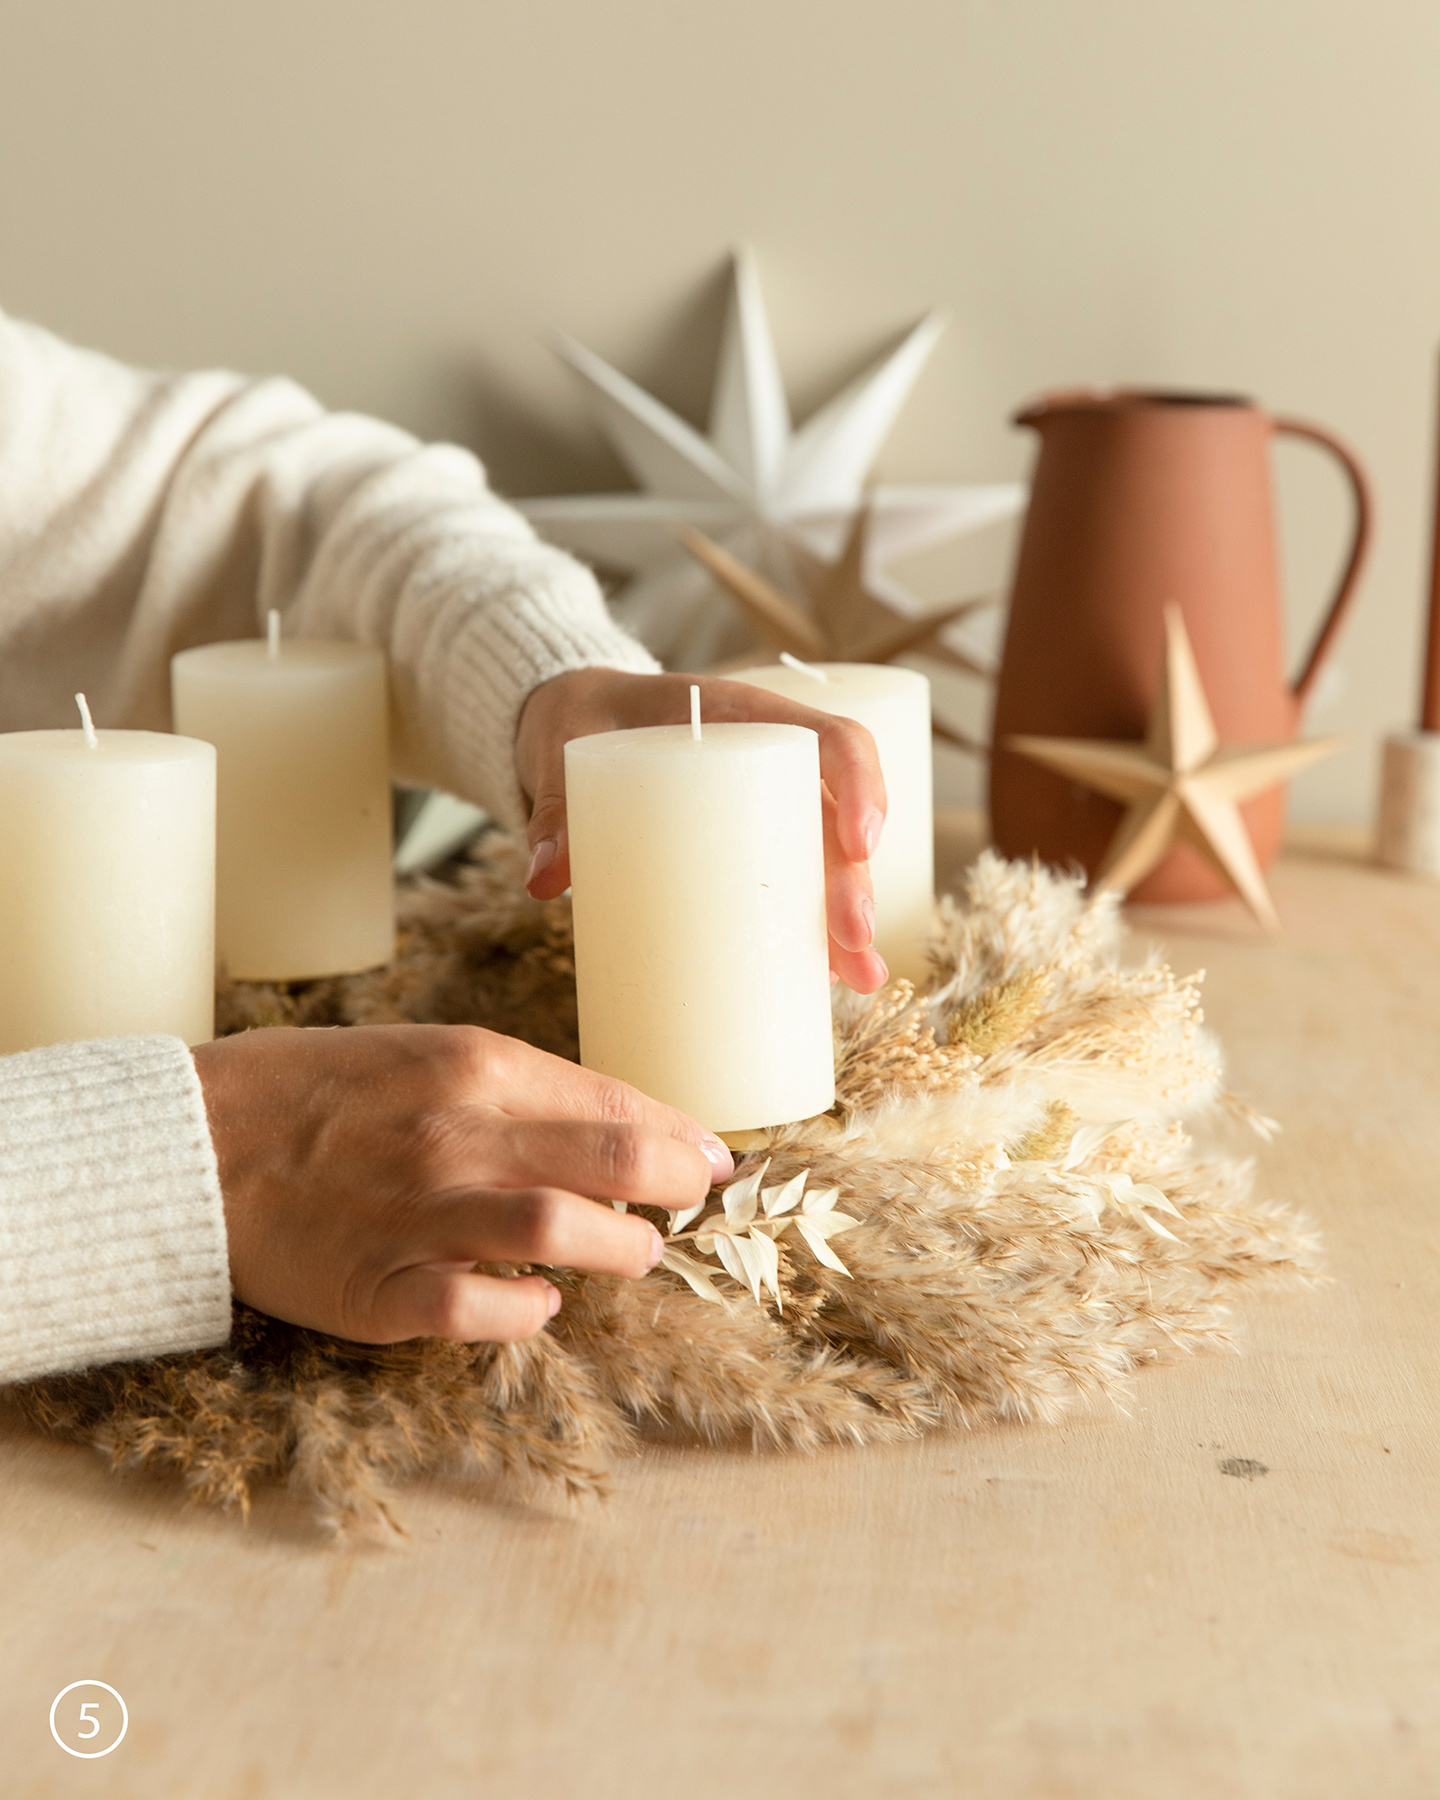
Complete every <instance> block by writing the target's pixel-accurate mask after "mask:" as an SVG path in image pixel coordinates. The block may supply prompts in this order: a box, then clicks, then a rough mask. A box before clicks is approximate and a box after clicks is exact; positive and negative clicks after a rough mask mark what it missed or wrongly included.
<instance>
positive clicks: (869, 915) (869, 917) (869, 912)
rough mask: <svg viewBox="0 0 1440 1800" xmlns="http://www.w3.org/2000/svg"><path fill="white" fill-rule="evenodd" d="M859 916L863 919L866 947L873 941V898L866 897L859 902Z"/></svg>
mask: <svg viewBox="0 0 1440 1800" xmlns="http://www.w3.org/2000/svg"><path fill="white" fill-rule="evenodd" d="M860 917H861V918H862V919H863V920H864V921H865V933H866V935H865V945H866V947H867V948H868V947H869V946H870V945H871V944H873V943H874V942H875V902H874V901H873V900H869V899H866V900H862V901H861V902H860Z"/></svg>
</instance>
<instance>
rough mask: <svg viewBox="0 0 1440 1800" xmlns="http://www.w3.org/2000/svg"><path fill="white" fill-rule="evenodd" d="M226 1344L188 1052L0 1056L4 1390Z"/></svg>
mask: <svg viewBox="0 0 1440 1800" xmlns="http://www.w3.org/2000/svg"><path fill="white" fill-rule="evenodd" d="M229 1332H230V1276H229V1265H228V1258H227V1255H226V1244H225V1214H224V1208H223V1206H222V1203H221V1198H220V1180H219V1175H218V1173H217V1170H216V1166H215V1152H214V1149H213V1147H212V1145H211V1142H210V1130H209V1126H208V1124H207V1122H206V1118H205V1102H204V1098H203V1096H202V1094H201V1091H200V1082H199V1078H198V1077H197V1076H196V1073H195V1065H194V1063H193V1062H192V1061H191V1058H190V1053H189V1051H188V1050H187V1049H186V1048H185V1045H184V1044H183V1043H181V1041H180V1040H179V1038H169V1037H147V1038H105V1039H100V1040H98V1041H95V1042H92V1043H83V1044H55V1045H52V1046H51V1047H49V1048H48V1049H44V1050H29V1051H26V1052H24V1053H23V1054H21V1055H19V1056H7V1057H0V1380H4V1381H21V1380H24V1379H26V1378H27V1377H29V1376H34V1375H45V1374H57V1373H60V1372H62V1371H65V1370H71V1369H81V1368H85V1367H87V1366H88V1365H90V1364H93V1363H102V1362H114V1361H119V1360H123V1359H128V1358H134V1357H142V1356H161V1355H165V1354H167V1353H169V1352H172V1351H179V1350H198V1349H202V1348H205V1347H207V1346H209V1345H213V1344H220V1343H223V1342H224V1341H225V1339H226V1337H227V1336H228V1335H229Z"/></svg>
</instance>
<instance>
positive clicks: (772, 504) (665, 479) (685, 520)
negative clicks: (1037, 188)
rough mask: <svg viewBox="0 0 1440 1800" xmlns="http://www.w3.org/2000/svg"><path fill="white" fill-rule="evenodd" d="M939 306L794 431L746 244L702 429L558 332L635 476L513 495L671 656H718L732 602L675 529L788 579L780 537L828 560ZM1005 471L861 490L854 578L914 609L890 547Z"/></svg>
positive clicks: (951, 520) (923, 532)
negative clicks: (968, 479) (953, 481)
mask: <svg viewBox="0 0 1440 1800" xmlns="http://www.w3.org/2000/svg"><path fill="white" fill-rule="evenodd" d="M943 329H944V320H943V319H942V318H941V316H940V315H939V314H938V313H931V314H929V315H928V316H927V317H926V318H924V319H922V320H921V321H920V323H919V324H918V325H916V326H915V328H914V329H913V330H912V331H911V332H910V333H909V334H908V335H907V336H906V337H905V339H904V340H903V342H902V343H901V344H900V345H899V346H898V347H897V348H896V349H895V350H893V351H892V352H891V353H890V354H889V355H888V356H886V357H884V358H882V359H881V360H880V361H879V362H877V363H876V364H874V365H873V366H872V367H871V368H869V369H868V370H866V371H865V373H864V374H862V375H860V376H858V377H857V378H856V380H854V381H853V382H851V383H850V385H849V386H848V387H846V388H845V389H844V390H843V391H842V392H841V393H839V394H837V395H836V396H835V397H834V399H832V400H831V401H829V402H828V403H827V404H826V405H825V406H822V407H821V408H820V410H819V411H818V412H816V413H815V414H813V415H812V417H811V418H810V419H808V420H807V421H806V423H805V424H804V425H803V426H802V427H801V428H800V429H799V430H798V431H796V430H794V429H792V426H791V421H790V408H789V404H788V402H787V400H786V397H785V388H784V384H783V383H782V381H781V379H780V368H779V364H778V362H777V360H776V356H775V347H774V344H773V342H772V340H771V336H770V327H769V322H768V320H767V319H766V316H765V305H764V301H763V299H762V297H761V293H760V283H759V279H758V277H757V275H756V273H755V268H754V264H753V262H752V260H751V258H750V257H749V256H748V255H747V254H745V253H743V252H742V253H740V254H738V255H737V256H736V258H735V264H734V287H733V290H732V293H731V297H730V307H729V312H728V315H727V318H726V323H725V329H724V334H723V337H722V341H721V347H720V362H719V368H718V371H717V375H716V382H715V392H714V398H713V401H712V403H711V412H710V426H709V432H708V435H702V433H700V432H699V431H697V430H696V429H695V427H694V426H692V425H690V424H687V422H686V421H685V420H684V419H682V418H680V417H679V415H678V414H676V413H674V412H672V411H671V410H670V409H669V407H667V406H663V405H662V404H661V403H660V402H659V401H658V400H656V399H654V398H653V397H652V396H651V395H649V394H647V393H646V392H645V391H644V389H643V388H640V387H638V386H637V385H636V384H635V383H634V382H633V381H630V380H628V379H627V378H626V377H625V376H624V375H621V374H620V373H619V372H618V371H617V370H615V369H612V368H611V367H610V366H609V364H608V363H605V362H602V361H601V359H600V358H599V357H598V356H595V355H594V354H593V353H592V352H591V351H589V350H587V349H585V348H584V346H583V345H581V344H577V343H575V342H573V341H572V340H570V339H563V340H562V342H561V347H560V353H561V355H562V356H563V357H564V358H565V360H566V361H567V362H568V363H569V364H570V366H571V367H572V368H573V369H574V370H575V371H576V373H577V374H578V375H580V377H581V378H582V379H583V380H584V382H585V383H586V385H587V386H588V387H589V389H590V392H591V397H592V399H593V400H594V401H595V403H596V405H597V407H598V409H599V415H600V422H601V425H602V427H603V428H604V430H605V433H606V435H607V436H608V437H609V438H610V440H611V442H612V444H613V445H614V447H615V449H616V451H617V452H618V453H619V455H620V457H621V458H622V459H623V461H624V462H625V464H626V466H627V467H628V468H629V469H630V471H631V473H632V474H633V475H634V476H635V479H636V480H637V481H638V482H639V483H640V486H641V488H642V490H643V491H642V492H640V493H633V494H579V495H575V496H571V497H563V498H550V499H535V500H525V501H521V502H520V503H519V504H520V506H521V509H522V510H523V511H524V512H525V514H526V515H527V516H528V517H529V519H530V520H531V521H532V523H533V524H534V525H535V526H536V528H537V529H538V530H539V531H540V532H541V534H542V535H543V536H545V537H547V538H550V539H552V540H553V541H554V542H556V543H559V544H563V545H564V546H565V547H566V548H568V549H571V550H574V551H576V552H577V553H578V554H579V555H581V556H584V557H587V558H589V559H590V560H591V561H594V562H596V563H600V564H602V565H604V566H607V567H610V568H615V569H619V570H623V571H627V572H631V573H633V575H634V579H633V580H632V581H631V583H630V584H629V586H628V587H626V588H625V589H624V590H623V592H622V593H621V594H620V595H618V596H617V598H616V603H615V604H616V610H617V612H618V614H619V616H620V617H621V618H622V619H623V620H624V622H625V623H626V624H627V625H628V626H629V627H630V628H631V629H632V630H633V631H635V632H636V633H637V635H639V636H640V637H641V638H643V639H644V640H645V641H646V642H647V643H648V644H649V645H650V646H651V648H652V649H653V650H655V652H656V653H657V655H660V656H662V657H665V658H666V659H667V660H668V661H670V662H672V663H675V664H677V665H679V666H683V667H691V668H700V667H706V666H708V665H709V664H710V663H711V662H713V661H715V660H717V658H718V657H720V656H722V655H724V654H725V653H726V651H727V648H728V649H729V650H730V651H732V652H733V651H735V650H738V649H739V648H740V647H741V645H740V643H738V642H735V641H732V642H731V643H730V644H729V645H728V646H727V644H726V635H727V632H728V633H729V634H730V637H731V639H732V640H733V638H734V614H733V613H731V612H729V611H728V610H727V609H724V608H721V607H718V606H717V605H716V589H715V587H714V584H713V583H712V581H711V580H710V578H709V576H708V574H707V572H706V571H705V570H704V569H702V568H700V567H698V566H697V565H696V563H695V562H694V561H693V560H692V559H691V558H689V557H687V556H686V555H685V554H684V553H683V551H682V550H681V548H680V546H679V544H678V543H677V542H676V536H675V533H676V529H677V527H679V526H685V525H688V526H692V527H698V528H699V529H700V530H702V531H704V532H705V533H706V534H707V535H708V536H710V537H711V538H713V539H715V540H716V541H717V542H718V543H719V544H720V545H721V546H722V547H723V548H724V549H726V550H728V551H730V553H731V554H732V555H734V556H736V557H738V558H740V559H741V560H742V561H743V562H745V563H747V564H749V565H750V566H751V567H753V568H757V569H759V570H761V571H762V572H763V573H765V574H766V575H768V576H769V577H770V578H771V579H772V580H773V581H775V582H777V583H778V584H779V585H780V586H781V587H783V588H790V589H791V590H794V589H795V588H796V587H797V585H798V584H797V582H796V579H795V573H794V570H793V568H792V566H791V562H790V556H789V547H790V546H792V545H795V546H798V547H799V548H800V549H801V550H805V551H808V552H809V553H810V554H811V555H814V556H822V557H825V558H827V559H834V558H835V557H837V556H838V555H839V553H840V549H841V546H842V544H843V542H844V539H845V536H846V533H847V530H848V528H849V526H850V524H851V521H852V520H853V518H854V515H855V511H856V508H857V507H858V506H859V505H860V502H861V498H862V492H863V490H864V485H865V480H866V477H867V475H868V474H869V472H870V468H871V465H872V464H873V462H874V460H875V457H876V454H877V453H878V451H879V449H880V445H881V443H882V442H883V441H884V439H885V436H886V434H887V433H888V432H889V430H890V427H891V425H892V423H893V422H894V419H895V416H896V414H897V413H898V412H899V410H900V407H901V405H902V404H903V402H904V400H905V398H906V396H907V395H908V394H909V392H910V389H911V387H912V386H913V385H914V382H915V379H916V377H917V376H918V374H919V373H920V370H921V368H922V366H923V365H924V363H925V360H926V358H927V357H928V356H929V354H930V351H931V349H932V348H933V347H934V344H935V340H936V338H937V337H939V335H940V333H941V331H942V330H943ZM1025 492H1026V490H1025V488H1024V487H1023V486H1022V485H1020V484H1018V483H1015V482H999V483H994V484H992V485H989V486H982V487H968V486H967V487H930V486H925V487H877V488H874V489H873V490H871V492H870V495H869V506H870V519H871V528H870V534H869V542H868V547H867V550H868V558H869V566H868V567H867V570H866V579H867V581H868V583H869V586H870V588H871V590H872V591H873V592H875V593H878V594H881V595H882V596H883V598H884V599H885V600H886V601H887V602H889V603H890V604H892V605H894V606H895V607H896V609H897V610H898V611H899V612H900V613H901V614H902V616H904V617H911V616H914V615H916V614H918V613H919V612H920V611H921V610H923V609H922V608H921V607H920V606H919V604H918V603H917V602H916V601H915V600H914V599H913V598H912V597H911V596H910V595H908V594H906V593H905V591H904V590H903V589H902V588H900V587H899V586H898V585H897V584H896V583H894V582H893V581H889V580H887V578H886V577H885V575H884V573H883V570H884V568H885V566H886V565H887V564H889V563H891V562H893V561H894V560H895V558H896V557H899V556H902V555H907V554H910V553H912V552H914V551H918V550H923V549H925V548H927V547H929V546H930V545H933V544H938V543H941V542H943V541H944V540H946V539H947V538H951V537H954V536H957V535H959V534H960V533H963V532H969V531H975V530H978V529H979V528H980V527H981V526H984V525H989V524H991V523H993V522H995V521H997V520H1001V519H1005V518H1008V517H1010V516H1011V515H1012V514H1014V513H1015V512H1017V511H1018V510H1019V509H1020V508H1021V507H1022V506H1023V505H1024V503H1025Z"/></svg>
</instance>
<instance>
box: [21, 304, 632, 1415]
mask: <svg viewBox="0 0 1440 1800" xmlns="http://www.w3.org/2000/svg"><path fill="white" fill-rule="evenodd" d="M272 607H274V608H278V609H279V611H280V612H281V613H282V614H283V615H284V626H285V630H286V633H287V635H290V636H297V637H329V638H341V637H348V638H358V639H360V640H362V641H364V642H366V643H373V644H378V645H380V646H381V647H382V648H383V649H384V650H385V652H386V653H387V655H388V656H389V659H390V669H391V677H392V685H393V691H394V697H395V703H396V716H397V721H398V726H397V743H396V752H395V772H396V774H397V775H398V776H399V777H401V778H402V779H410V780H413V781H416V782H421V783H428V784H432V785H434V786H438V787H444V788H446V789H448V790H449V791H451V792H452V793H456V794H460V795H462V796H463V797H465V798H466V799H470V800H474V801H475V802H476V803H477V804H479V805H482V806H484V807H486V808H487V809H488V810H489V811H491V812H492V813H494V814H496V815H497V816H498V817H500V818H503V819H507V820H512V821H514V820H518V819H519V818H520V817H521V815H522V812H523V803H522V800H521V796H520V792H519V789H518V786H517V784H516V779H515V769H514V761H513V751H512V746H513V743H514V736H515V725H516V720H517V718H518V716H519V712H520V708H521V706H522V705H523V704H524V701H525V698H526V696H527V695H528V694H529V693H530V691H531V689H532V688H534V687H535V686H536V685H537V684H538V683H540V682H542V681H545V680H547V679H548V678H549V677H550V676H552V675H557V674H559V673H561V672H562V671H563V670H566V669H574V668H584V667H597V666H598V667H609V668H621V669H633V670H637V671H643V670H651V669H654V668H655V666H656V665H655V663H654V661H653V660H652V659H651V657H650V656H649V655H648V654H647V653H646V652H645V651H644V650H643V649H641V647H640V646H639V645H638V644H636V643H635V642H634V641H633V640H632V639H631V638H629V637H627V636H625V634H624V633H623V632H621V631H619V630H618V629H617V628H616V627H615V626H614V625H613V624H612V623H611V621H610V619H609V617H608V615H607V613H606V611H605V607H604V603H603V601H602V599H601V597H600V593H599V589H598V588H597V587H596V584H595V581H594V578H593V577H592V576H591V575H590V574H589V572H588V571H587V570H586V569H584V568H582V567H581V565H580V564H578V563H576V562H574V561H573V560H572V559H571V558H570V557H568V556H566V555H564V554H563V553H562V552H560V551H558V550H555V549H553V548H551V547H550V546H548V545H546V544H542V543H540V542H539V541H538V540H537V539H536V537H535V535H534V533H533V531H532V530H531V529H530V527H529V525H527V524H526V522H525V521H524V520H523V519H522V518H521V517H520V515H519V514H518V513H516V512H515V511H513V510H512V509H511V508H510V507H508V506H506V505H505V504H504V503H503V502H502V501H500V500H498V499H497V498H496V497H495V495H494V494H492V493H491V492H490V490H489V488H488V487H487V485H486V482H485V474H484V471H483V470H482V468H481V467H480V465H479V463H478V462H477V461H476V460H475V458H474V457H473V456H471V455H470V454H469V452H468V451H465V450H460V449H456V448H454V447H453V446H448V445H430V446H426V445H422V444H419V443H417V442H416V440H415V439H414V438H412V437H410V436H408V435H407V434H406V433H405V432H403V431H399V430H396V429H395V428H394V427H392V426H389V425H383V424H381V423H379V422H378V421H376V420H374V419H366V418H361V417H358V416H356V415H354V414H346V413H327V412H325V411H324V410H323V409H322V408H321V407H320V406H319V405H318V404H317V403H316V401H315V400H313V399H312V398H311V397H310V396H309V395H308V394H306V393H305V392H303V391H302V390H301V389H300V388H298V387H296V386H295V385H294V384H293V383H291V382H289V381H283V380H260V381H255V380H249V379H246V378H245V377H242V376H238V375H231V374H224V373H219V372H215V373H207V374H195V375H163V374H162V375H157V374H149V373H144V372H142V371H139V370H135V369H129V368H125V367H123V366H122V365H121V364H119V363H116V362H112V361H111V360H109V359H108V358H106V357H103V356H98V355H95V354H93V353H90V352H87V351H82V350H76V349H74V348H72V347H71V346H69V345H67V344H64V343H61V342H60V341H59V340H58V339H57V338H54V337H52V336H50V335H49V334H48V333H47V332H44V331H40V330H37V329H36V328H35V327H33V326H29V325H23V324H20V323H17V322H16V321H14V320H11V319H8V318H6V317H5V315H4V314H0V731H27V730H34V729H39V728H44V727H50V726H57V725H59V726H66V725H71V724H73V723H74V717H75V703H74V699H73V695H74V694H75V692H76V690H77V689H83V690H84V691H85V693H86V694H87V695H88V697H89V700H90V704H91V708H92V710H93V712H94V715H95V719H96V722H97V723H98V724H100V725H109V726H122V727H124V726H128V727H136V728H141V729H149V730H160V731H164V730H167V729H168V728H169V724H170V698H169V665H170V658H171V656H172V655H173V654H174V653H175V651H177V650H181V649H184V648H185V647H187V646H188V645H191V644H200V643H206V642H209V641H212V640H214V639H219V638H236V637H253V636H255V635H257V634H258V632H259V631H260V629H261V622H262V621H263V619H264V617H265V614H266V612H267V611H268V610H269V609H270V608H272ZM5 855H6V850H5V846H4V843H3V841H0V879H4V878H5V875H6V870H5V867H4V858H5ZM4 1003H5V1000H4V995H3V994H0V1006H3V1005H4ZM229 1328H230V1290H229V1279H228V1271H227V1261H226V1250H225V1226H224V1217H223V1213H222V1210H221V1204H220V1191H219V1184H218V1181H217V1179H216V1172H215V1158H214V1153H213V1151H212V1149H211V1145H210V1137H209V1131H208V1129H207V1126H206V1122H205V1110H204V1104H203V1101H202V1099H201V1094H200V1087H199V1083H198V1081H197V1080H196V1077H195V1072H194V1066H193V1064H192V1062H191V1059H190V1056H189V1054H188V1053H187V1052H186V1050H185V1047H184V1045H183V1044H181V1043H180V1042H179V1041H178V1040H176V1039H169V1038H117V1039H109V1040H106V1041H103V1042H99V1043H90V1044H62V1045H57V1046H55V1047H53V1048H49V1049H44V1050H32V1051H28V1052H26V1053H25V1054H24V1055H21V1056H10V1057H0V1380H19V1379H22V1378H24V1377H25V1376H29V1375H36V1374H41V1373H46V1372H52V1371H58V1370H64V1369H75V1368H81V1367H83V1366H85V1365H86V1364H87V1363H92V1362H97V1361H101V1360H109V1359H115V1358H121V1357H135V1356H152V1355H157V1354H160V1353H161V1352H165V1351H174V1350H185V1349H195V1348H199V1347H201V1346H204V1345H210V1344H218V1343H221V1342H223V1340H224V1339H225V1337H226V1335H227V1334H228V1332H229Z"/></svg>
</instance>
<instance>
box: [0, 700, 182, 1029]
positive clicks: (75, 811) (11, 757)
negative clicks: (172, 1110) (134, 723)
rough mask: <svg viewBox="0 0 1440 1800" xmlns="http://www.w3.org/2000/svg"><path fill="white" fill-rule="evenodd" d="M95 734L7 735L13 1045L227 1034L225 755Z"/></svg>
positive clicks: (5, 900) (5, 996)
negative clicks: (220, 997) (218, 919)
mask: <svg viewBox="0 0 1440 1800" xmlns="http://www.w3.org/2000/svg"><path fill="white" fill-rule="evenodd" d="M98 738H99V741H98V743H97V745H96V746H95V748H93V749H92V748H91V747H90V746H89V745H88V744H87V743H86V741H85V734H84V732H83V731H78V730H77V731H15V732H8V733H6V734H5V735H3V736H0V1055H6V1056H8V1055H10V1054H12V1053H13V1052H15V1051H17V1050H31V1049H36V1048H38V1047H39V1046H40V1045H42V1044H59V1043H68V1042H75V1041H79V1040H81V1039H85V1038H102V1037H141V1036H145V1035H147V1034H149V1033H151V1032H157V1033H165V1034H167V1035H171V1036H174V1037H179V1038H184V1040H185V1042H186V1043H187V1044H202V1043H204V1042H206V1041H207V1040H208V1039H209V1038H210V1037H211V1036H212V1035H213V1034H214V1007H215V752H214V751H213V750H212V749H211V748H210V746H209V744H198V743H194V742H192V741H191V740H190V739H187V738H178V737H169V736H167V735H165V734H163V733H161V732H156V731H102V732H100V733H99V734H98Z"/></svg>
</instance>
